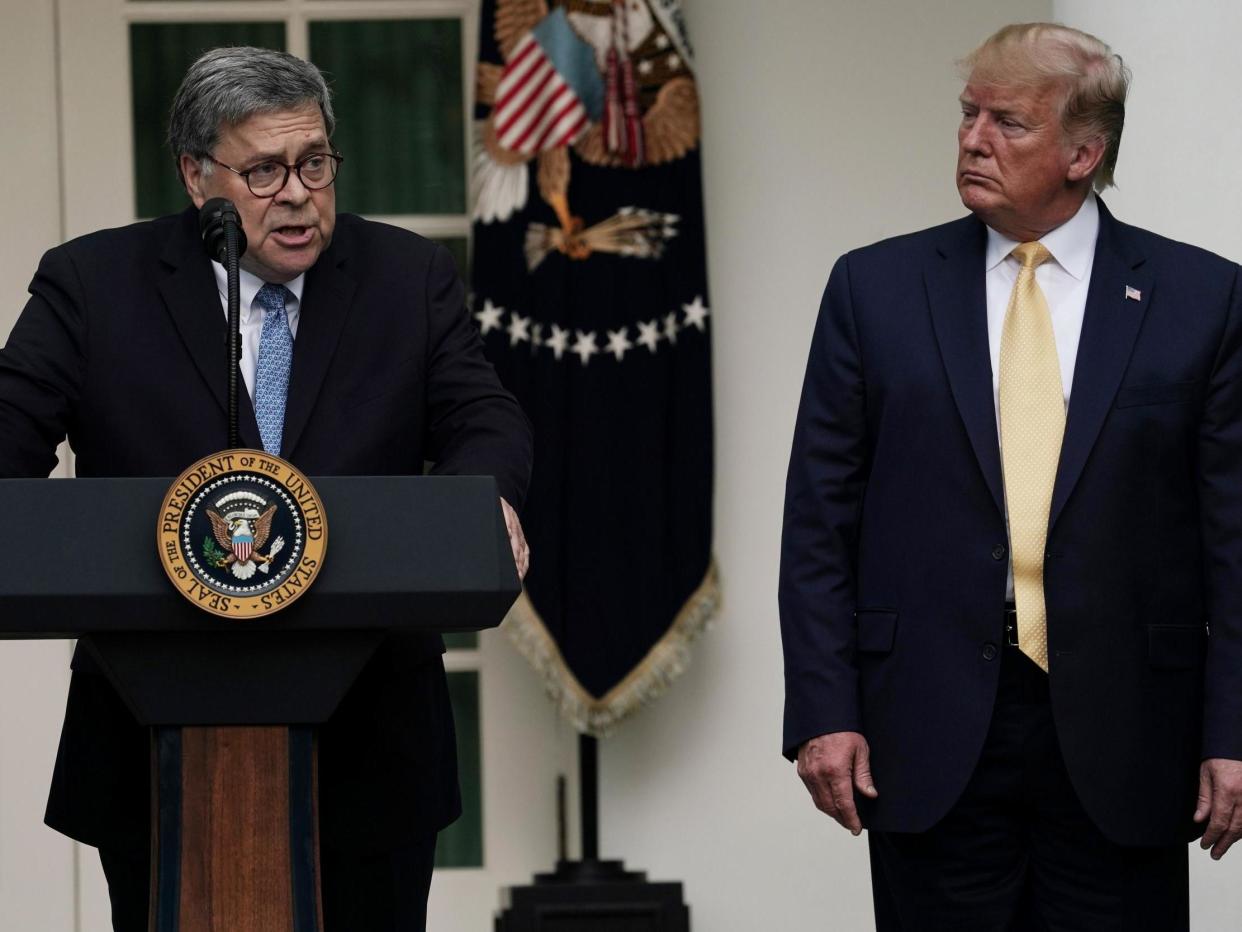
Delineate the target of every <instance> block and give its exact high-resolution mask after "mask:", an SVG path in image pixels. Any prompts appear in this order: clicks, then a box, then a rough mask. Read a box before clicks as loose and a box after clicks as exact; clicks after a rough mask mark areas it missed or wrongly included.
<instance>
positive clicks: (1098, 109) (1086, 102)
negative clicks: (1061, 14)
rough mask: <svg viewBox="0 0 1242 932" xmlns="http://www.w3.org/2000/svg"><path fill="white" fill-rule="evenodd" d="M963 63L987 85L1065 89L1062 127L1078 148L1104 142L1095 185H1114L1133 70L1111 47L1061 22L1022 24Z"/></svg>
mask: <svg viewBox="0 0 1242 932" xmlns="http://www.w3.org/2000/svg"><path fill="white" fill-rule="evenodd" d="M958 64H959V66H960V67H961V69H962V71H963V72H964V75H963V76H964V77H966V79H967V80H975V81H980V82H982V83H984V84H993V85H999V86H1004V87H1038V86H1046V85H1047V84H1049V83H1053V84H1059V85H1061V86H1062V87H1063V88H1064V96H1063V98H1062V101H1061V128H1062V131H1063V132H1064V133H1065V137H1066V139H1068V140H1069V141H1070V142H1072V143H1074V144H1075V145H1081V144H1083V143H1085V142H1087V141H1089V140H1091V139H1098V140H1100V141H1102V142H1103V143H1104V157H1103V158H1102V159H1101V160H1100V166H1099V168H1097V169H1096V171H1095V178H1094V179H1093V182H1094V185H1095V189H1096V190H1097V191H1103V190H1104V189H1105V188H1107V187H1108V186H1109V185H1111V184H1112V183H1113V172H1114V170H1115V169H1116V167H1117V154H1118V152H1119V151H1120V149H1121V130H1122V128H1123V127H1124V126H1125V122H1126V94H1127V93H1128V91H1129V88H1130V69H1129V68H1127V67H1126V66H1125V63H1124V62H1123V61H1122V60H1121V56H1120V55H1117V54H1116V53H1114V52H1113V50H1112V49H1110V48H1109V47H1108V46H1107V45H1105V44H1104V43H1103V42H1101V41H1100V40H1099V39H1097V38H1096V37H1095V36H1093V35H1089V34H1088V33H1085V32H1082V31H1080V30H1078V29H1072V28H1070V27H1069V26H1062V25H1061V24H1060V23H1018V24H1015V25H1012V26H1005V27H1004V28H1002V29H1000V30H999V31H998V32H996V33H995V34H993V35H991V36H989V37H988V38H987V39H986V40H985V41H984V43H983V44H982V45H981V46H979V47H978V48H977V49H975V50H974V51H973V52H971V53H970V54H969V55H967V56H966V57H965V58H964V59H962V61H961V62H959V63H958Z"/></svg>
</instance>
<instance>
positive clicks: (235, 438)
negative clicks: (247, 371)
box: [198, 197, 246, 450]
mask: <svg viewBox="0 0 1242 932" xmlns="http://www.w3.org/2000/svg"><path fill="white" fill-rule="evenodd" d="M198 232H199V233H200V234H201V235H202V237H203V248H204V249H206V250H207V255H208V256H209V257H211V258H212V259H215V260H216V261H217V262H219V263H220V264H221V265H223V266H224V271H225V273H226V274H227V276H228V289H227V295H226V297H227V300H228V313H229V324H228V326H229V331H228V332H229V344H228V374H227V379H228V382H227V384H228V399H229V409H228V414H229V447H230V448H232V449H234V450H236V449H238V448H239V447H240V446H241V429H240V427H239V425H238V413H237V411H238V408H237V404H238V402H237V396H238V392H239V391H240V389H239V387H238V384H237V375H238V363H239V361H240V360H241V283H240V274H241V273H240V272H239V271H238V265H237V263H238V260H239V259H240V258H241V255H242V253H244V252H245V251H246V234H245V233H244V232H242V224H241V217H239V216H238V215H237V208H236V207H235V206H234V205H233V202H232V201H229V200H225V199H224V198H222V197H213V198H212V199H211V200H209V201H207V202H206V203H205V204H203V206H202V208H201V209H200V210H199V212H198Z"/></svg>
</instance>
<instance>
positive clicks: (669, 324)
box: [664, 311, 677, 343]
mask: <svg viewBox="0 0 1242 932" xmlns="http://www.w3.org/2000/svg"><path fill="white" fill-rule="evenodd" d="M664 339H666V340H668V342H670V343H676V342H677V312H676V311H674V312H673V313H672V314H665V315H664Z"/></svg>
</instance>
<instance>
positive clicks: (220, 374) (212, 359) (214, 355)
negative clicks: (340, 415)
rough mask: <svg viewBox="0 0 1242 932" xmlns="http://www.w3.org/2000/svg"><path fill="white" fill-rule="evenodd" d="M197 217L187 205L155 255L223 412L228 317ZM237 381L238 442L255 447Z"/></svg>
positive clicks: (172, 309) (166, 292)
mask: <svg viewBox="0 0 1242 932" xmlns="http://www.w3.org/2000/svg"><path fill="white" fill-rule="evenodd" d="M197 216H198V214H197V212H196V211H195V210H194V209H193V208H190V209H188V210H186V212H185V213H184V214H182V222H181V223H180V225H179V226H178V227H177V228H176V233H175V234H174V235H173V236H172V237H171V238H170V239H169V241H168V243H167V245H166V246H165V248H164V252H163V254H162V255H161V257H160V260H161V261H162V262H163V263H164V265H165V266H166V267H168V269H169V274H168V275H167V276H166V277H165V278H164V279H163V280H162V281H161V282H160V285H159V289H160V295H161V297H163V299H164V305H165V307H166V308H167V309H168V313H169V316H170V317H172V320H173V324H174V325H175V326H176V328H177V332H178V334H180V336H181V340H182V342H183V343H184V344H185V347H186V350H187V351H188V352H189V354H190V358H191V359H192V360H193V361H194V366H195V368H196V369H197V370H198V374H199V375H200V376H201V377H202V379H203V381H204V382H205V383H206V388H207V390H208V391H209V392H211V394H212V395H213V396H214V397H215V399H216V402H217V403H218V404H219V405H220V410H222V411H224V412H226V413H227V411H228V321H227V319H226V318H225V315H224V312H223V311H222V309H221V306H220V293H219V290H218V289H217V287H216V279H215V275H214V274H213V273H212V271H211V262H210V260H208V258H207V257H206V256H205V255H204V254H203V247H202V243H201V242H200V240H199V238H198V236H197V235H196V229H195V228H196V221H197ZM238 385H239V387H240V391H241V397H240V398H239V399H238V422H239V429H240V433H241V440H242V443H243V444H245V445H246V446H249V447H260V446H261V443H260V441H259V428H258V425H257V424H256V422H255V419H254V405H253V404H251V402H250V396H249V395H248V394H247V393H246V388H245V382H244V381H242V379H241V376H240V374H239V375H238ZM227 442H228V437H227V436H224V437H221V438H220V446H221V447H224V446H225V444H227Z"/></svg>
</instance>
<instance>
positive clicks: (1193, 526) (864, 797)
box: [780, 23, 1242, 932]
mask: <svg viewBox="0 0 1242 932" xmlns="http://www.w3.org/2000/svg"><path fill="white" fill-rule="evenodd" d="M963 71H964V74H965V76H966V86H965V89H964V91H963V92H962V95H961V107H962V119H961V124H960V126H959V128H958V162H957V175H956V177H957V187H958V191H959V193H960V195H961V198H962V203H963V204H964V205H965V206H966V207H967V208H968V209H969V210H970V211H971V214H972V216H969V217H966V218H965V219H962V220H958V221H956V222H953V223H949V224H945V225H943V226H940V227H935V228H933V229H930V230H925V231H923V232H920V233H914V234H912V235H909V236H904V237H899V238H896V239H893V240H888V241H886V242H883V243H879V244H877V245H874V246H870V247H867V248H865V249H860V250H856V251H854V252H851V253H849V254H847V255H846V256H844V257H842V258H841V259H840V260H839V261H838V262H837V264H836V266H835V268H834V269H833V271H832V275H831V278H830V279H829V282H828V288H827V291H826V293H825V295H824V300H823V304H822V306H821V310H820V315H819V321H818V324H817V326H816V330H815V335H814V340H813V344H812V347H811V353H810V361H809V364H808V367H807V374H806V381H805V384H804V388H803V394H802V401H801V406H800V409H799V413H798V420H797V427H796V430H795V435H794V442H793V452H792V456H791V460H790V466H789V479H788V487H787V491H786V505H785V529H784V538H783V546H782V560H781V579H780V606H781V626H782V635H783V640H784V648H785V676H786V706H785V733H784V749H785V753H786V755H787V756H789V757H790V758H791V759H793V758H796V760H797V764H798V773H799V775H800V776H801V778H802V779H803V781H804V782H805V784H806V786H807V788H808V789H809V790H810V793H811V795H812V797H813V799H814V801H815V804H816V805H817V806H818V807H819V808H820V809H821V810H823V811H824V812H826V813H827V814H828V815H830V816H832V817H833V818H834V819H836V820H837V821H838V822H840V823H841V824H842V825H843V826H845V827H846V828H848V829H849V830H851V831H852V832H853V833H854V834H858V833H859V832H860V831H861V830H862V828H864V827H866V828H867V829H868V830H869V841H870V849H871V864H872V881H873V888H874V892H875V902H876V917H877V927H878V928H879V929H882V930H918V932H922V930H940V929H945V930H948V929H952V930H955V932H957V930H964V929H970V930H995V932H1003V930H1009V929H1015V928H1017V929H1027V928H1032V929H1047V930H1057V932H1060V930H1083V932H1086V930H1091V932H1104V930H1114V929H1116V930H1122V929H1124V930H1126V932H1133V930H1144V929H1146V930H1159V932H1177V930H1185V929H1187V928H1188V908H1187V842H1188V841H1189V840H1190V839H1192V838H1194V837H1199V836H1202V846H1203V847H1204V848H1205V849H1210V850H1211V855H1212V857H1213V858H1220V857H1221V856H1223V855H1224V854H1225V852H1226V851H1227V850H1228V849H1229V847H1230V845H1232V844H1233V842H1234V841H1236V840H1237V839H1238V837H1239V835H1242V762H1240V761H1242V345H1240V344H1242V281H1240V280H1239V271H1240V270H1239V268H1238V266H1237V265H1235V264H1234V263H1232V262H1227V261H1225V260H1224V259H1221V258H1219V257H1217V256H1214V255H1211V254H1210V253H1207V252H1204V251H1202V250H1200V249H1195V248H1193V247H1190V246H1186V245H1183V244H1180V243H1174V242H1171V241H1169V240H1166V239H1163V238H1161V237H1159V236H1156V235H1154V234H1152V233H1148V232H1146V231H1144V230H1139V229H1136V228H1134V227H1131V226H1127V225H1126V224H1123V223H1121V222H1119V221H1117V220H1116V219H1114V218H1113V216H1112V215H1111V214H1110V213H1109V212H1108V210H1107V209H1106V208H1105V206H1104V204H1103V202H1102V201H1101V200H1099V199H1098V198H1097V197H1096V195H1095V193H1094V190H1103V189H1104V188H1106V187H1107V186H1108V185H1110V184H1111V183H1112V180H1113V171H1114V168H1115V166H1116V163H1117V154H1118V149H1119V144H1120V140H1121V131H1122V126H1123V123H1124V119H1125V98H1126V91H1127V86H1128V78H1129V75H1128V72H1127V70H1126V68H1125V67H1124V65H1123V64H1122V62H1121V59H1120V58H1119V57H1118V56H1117V55H1115V54H1113V52H1112V51H1111V50H1110V49H1109V48H1108V46H1106V45H1104V43H1102V42H1100V41H1099V40H1098V39H1095V38H1094V37H1092V36H1089V35H1086V34H1084V33H1081V32H1079V31H1077V30H1074V29H1068V28H1066V27H1063V26H1056V25H1050V24H1042V23H1041V24H1027V25H1019V26H1008V27H1006V28H1004V29H1002V30H1000V31H999V32H997V33H996V34H995V35H993V36H992V37H990V38H989V39H988V40H987V41H985V42H984V43H983V45H981V46H980V47H979V48H978V49H977V50H976V51H975V52H973V53H972V54H971V55H970V56H968V57H967V58H966V59H965V61H964V62H963ZM1093 189H1094V190H1093Z"/></svg>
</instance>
